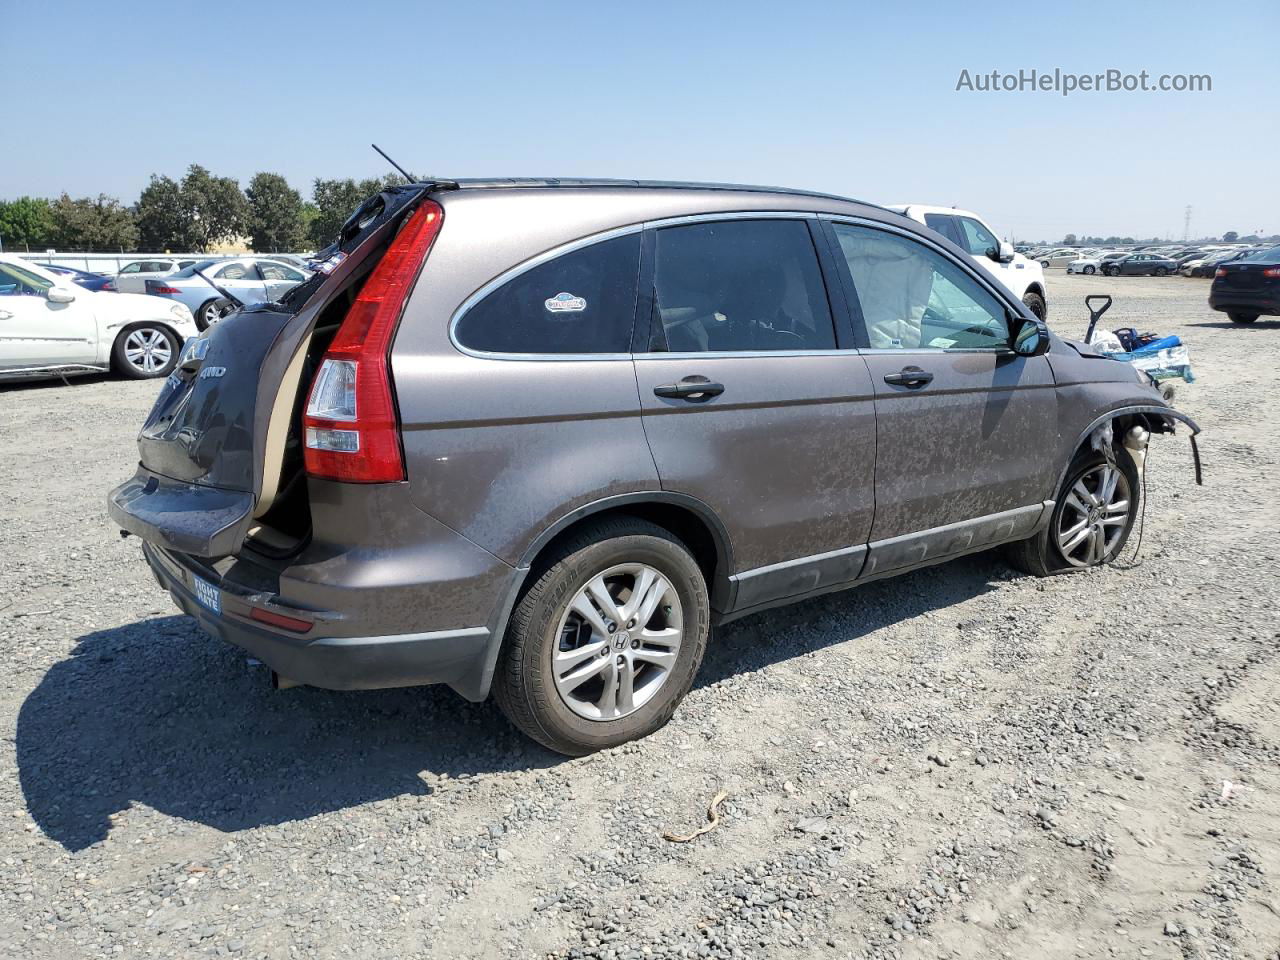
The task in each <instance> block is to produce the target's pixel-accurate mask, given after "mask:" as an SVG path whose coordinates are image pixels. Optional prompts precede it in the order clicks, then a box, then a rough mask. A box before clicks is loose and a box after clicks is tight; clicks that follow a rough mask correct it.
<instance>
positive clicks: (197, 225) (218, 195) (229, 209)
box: [182, 163, 249, 251]
mask: <svg viewBox="0 0 1280 960" xmlns="http://www.w3.org/2000/svg"><path fill="white" fill-rule="evenodd" d="M182 203H183V209H184V212H185V213H186V215H187V226H186V238H187V244H186V245H187V247H189V248H190V249H191V250H195V251H203V250H208V249H209V247H211V246H213V245H214V244H215V243H221V242H223V241H225V240H231V239H233V238H234V237H237V236H240V235H242V234H243V233H244V232H245V231H246V230H248V228H249V202H248V201H247V200H245V198H244V194H243V193H241V192H240V184H239V183H238V182H236V180H234V179H233V178H231V177H215V176H213V175H212V174H211V173H209V171H208V170H206V169H205V168H204V167H202V166H200V165H199V164H198V163H193V164H192V165H191V166H189V167H188V168H187V175H186V176H185V177H183V178H182Z"/></svg>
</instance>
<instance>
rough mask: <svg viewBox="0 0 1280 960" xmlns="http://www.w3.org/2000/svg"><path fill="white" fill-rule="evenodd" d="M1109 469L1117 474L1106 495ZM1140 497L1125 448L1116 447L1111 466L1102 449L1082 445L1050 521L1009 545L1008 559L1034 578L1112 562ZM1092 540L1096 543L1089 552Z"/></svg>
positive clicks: (1133, 467)
mask: <svg viewBox="0 0 1280 960" xmlns="http://www.w3.org/2000/svg"><path fill="white" fill-rule="evenodd" d="M1112 469H1114V470H1115V471H1118V473H1119V476H1118V477H1116V478H1115V480H1114V486H1113V487H1112V488H1111V493H1110V495H1109V496H1104V495H1103V494H1105V493H1106V488H1105V486H1104V484H1105V483H1106V482H1107V481H1108V479H1109V474H1108V473H1107V471H1109V470H1112ZM1141 496H1142V492H1141V490H1140V489H1139V483H1138V470H1137V468H1136V467H1135V466H1134V465H1133V461H1132V460H1131V459H1130V458H1129V457H1128V455H1127V454H1126V453H1124V452H1123V451H1121V450H1117V451H1116V462H1115V467H1114V468H1111V467H1109V466H1108V464H1107V460H1106V458H1105V457H1104V456H1103V455H1102V454H1101V453H1098V452H1097V451H1096V450H1093V449H1092V448H1088V449H1085V450H1082V451H1081V452H1080V453H1077V454H1076V457H1075V459H1074V460H1072V461H1071V466H1070V467H1069V468H1068V469H1067V475H1066V478H1065V479H1064V480H1063V483H1062V489H1061V490H1059V491H1058V497H1057V500H1056V502H1055V503H1054V505H1053V512H1052V514H1051V515H1050V517H1049V523H1048V525H1047V526H1046V527H1045V528H1044V529H1043V530H1041V531H1040V532H1039V533H1038V534H1036V535H1035V536H1034V537H1030V538H1029V539H1027V540H1020V541H1018V542H1017V543H1013V544H1010V545H1009V548H1008V551H1007V556H1008V560H1009V563H1010V564H1011V565H1012V566H1014V567H1015V568H1017V569H1018V570H1021V571H1022V572H1023V573H1029V574H1031V575H1032V576H1036V577H1047V576H1050V575H1052V574H1056V573H1073V572H1076V571H1079V570H1087V569H1089V568H1090V567H1100V566H1103V565H1105V564H1108V563H1111V562H1112V561H1113V560H1115V558H1116V557H1118V556H1119V555H1120V551H1122V550H1123V549H1124V545H1125V543H1126V542H1128V540H1129V533H1130V531H1132V530H1133V523H1134V520H1135V519H1137V516H1138V510H1139V509H1140V507H1141ZM1095 500H1098V501H1101V502H1100V503H1095V502H1094V501H1095ZM1082 535H1083V539H1080V540H1079V541H1078V542H1074V543H1073V541H1076V538H1077V537H1081V536H1082ZM1096 537H1101V539H1100V540H1097V539H1095V538H1096ZM1064 543H1065V545H1066V547H1067V548H1066V549H1064ZM1091 543H1096V544H1097V545H1098V546H1097V548H1096V549H1095V550H1093V551H1092V552H1091V551H1090V544H1091Z"/></svg>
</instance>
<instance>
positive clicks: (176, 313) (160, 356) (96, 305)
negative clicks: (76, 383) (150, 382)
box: [0, 254, 196, 380]
mask: <svg viewBox="0 0 1280 960" xmlns="http://www.w3.org/2000/svg"><path fill="white" fill-rule="evenodd" d="M195 334H196V325H195V321H194V320H193V319H192V317H191V311H190V310H188V309H187V308H186V307H185V306H183V305H182V304H180V303H163V302H161V301H159V300H156V299H155V298H153V297H144V296H139V295H138V294H131V293H103V292H97V293H95V292H94V291H92V290H85V289H83V288H82V287H77V286H75V285H74V284H72V283H68V282H67V280H66V279H65V278H64V277H59V276H58V275H57V274H55V273H50V272H48V271H47V270H45V269H43V268H42V267H39V266H37V265H36V264H34V263H30V262H28V261H26V260H22V259H20V258H18V257H14V256H6V255H4V254H0V380H31V379H38V378H41V377H62V376H71V375H73V374H80V373H103V372H106V371H107V370H110V369H114V370H115V371H116V372H117V373H120V374H122V375H124V376H126V377H133V378H136V379H144V378H151V377H163V376H166V375H167V374H168V373H169V372H170V371H171V370H173V367H174V364H175V363H177V360H178V351H179V350H180V349H181V347H182V344H183V342H184V341H185V340H186V339H187V338H188V337H193V336H195Z"/></svg>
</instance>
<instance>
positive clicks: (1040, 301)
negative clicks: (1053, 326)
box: [1022, 290, 1049, 320]
mask: <svg viewBox="0 0 1280 960" xmlns="http://www.w3.org/2000/svg"><path fill="white" fill-rule="evenodd" d="M1022 302H1023V303H1025V304H1026V305H1027V309H1028V310H1030V311H1031V312H1032V313H1034V314H1035V315H1036V319H1037V320H1044V319H1045V318H1046V317H1047V316H1048V315H1049V307H1048V305H1046V304H1045V302H1044V297H1042V296H1041V295H1040V294H1038V293H1036V292H1035V291H1033V290H1028V291H1027V292H1026V293H1024V294H1023V295H1022Z"/></svg>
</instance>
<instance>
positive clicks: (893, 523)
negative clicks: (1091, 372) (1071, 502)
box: [831, 222, 1057, 574]
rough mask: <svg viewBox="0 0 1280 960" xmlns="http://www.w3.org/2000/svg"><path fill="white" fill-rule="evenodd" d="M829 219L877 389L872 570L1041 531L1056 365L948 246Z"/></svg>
mask: <svg viewBox="0 0 1280 960" xmlns="http://www.w3.org/2000/svg"><path fill="white" fill-rule="evenodd" d="M831 228H832V230H833V232H834V237H835V239H836V241H837V244H838V247H839V249H840V252H841V254H842V258H843V260H844V263H845V265H846V266H847V267H848V274H846V279H847V280H848V281H849V282H850V284H851V287H852V289H853V291H854V293H855V297H854V300H855V305H856V306H857V308H858V309H857V310H856V311H855V317H854V323H855V326H856V327H860V329H858V330H857V331H856V332H857V333H859V334H860V335H861V336H862V337H863V338H864V339H863V341H862V342H863V343H864V344H865V346H866V349H865V350H864V356H865V357H866V362H867V365H868V367H869V369H870V373H871V381H872V384H873V385H874V388H875V394H876V419H877V424H878V429H877V437H878V442H877V447H876V451H877V452H876V478H875V492H876V511H875V522H874V524H873V527H872V531H871V541H872V543H871V549H870V556H869V558H868V569H867V574H873V573H882V572H884V571H886V570H890V569H895V568H898V567H905V566H910V565H913V564H915V563H919V562H922V561H925V560H931V559H936V558H937V557H939V556H944V555H947V554H951V553H962V552H964V551H966V550H969V549H972V548H974V547H977V546H980V545H982V544H984V543H994V542H997V541H1000V540H1009V539H1014V538H1015V537H1016V536H1017V535H1018V534H1021V533H1027V534H1029V533H1030V532H1031V530H1032V529H1033V528H1034V526H1035V523H1036V521H1038V520H1039V518H1040V514H1041V511H1042V503H1043V501H1044V500H1045V499H1046V498H1048V497H1050V496H1052V493H1051V490H1052V487H1053V483H1054V479H1055V477H1054V475H1053V465H1052V463H1051V462H1050V458H1049V457H1048V456H1047V455H1046V454H1047V452H1048V451H1050V450H1054V449H1056V443H1054V441H1053V438H1054V437H1055V436H1056V433H1057V400H1056V396H1055V391H1054V380H1053V373H1052V371H1051V369H1050V367H1049V364H1048V361H1047V360H1046V359H1045V358H1044V357H1020V356H1018V355H1017V354H1015V353H1014V352H1013V351H1012V349H1010V339H1009V320H1008V318H1009V316H1010V314H1011V307H1010V306H1009V305H1006V304H1005V303H1003V302H1002V301H1001V300H1000V298H999V297H998V296H997V295H996V294H995V292H994V290H993V289H991V288H989V287H988V286H986V285H985V284H984V283H982V282H980V281H979V279H978V278H977V276H975V275H974V274H973V273H972V272H971V271H972V268H970V267H967V266H966V265H962V264H961V263H960V262H959V261H958V260H953V259H952V258H951V257H950V256H949V255H947V254H946V253H944V252H943V251H942V249H941V248H940V247H935V246H933V245H931V244H925V243H924V242H922V241H921V240H918V239H916V238H914V237H912V236H908V235H907V234H905V233H899V232H896V231H889V230H884V229H879V228H876V227H872V226H864V225H860V224H850V223H838V222H837V223H833V224H832V225H831Z"/></svg>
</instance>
